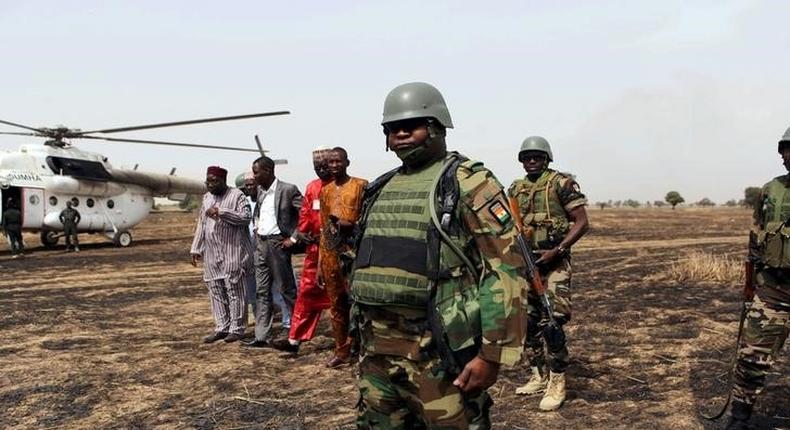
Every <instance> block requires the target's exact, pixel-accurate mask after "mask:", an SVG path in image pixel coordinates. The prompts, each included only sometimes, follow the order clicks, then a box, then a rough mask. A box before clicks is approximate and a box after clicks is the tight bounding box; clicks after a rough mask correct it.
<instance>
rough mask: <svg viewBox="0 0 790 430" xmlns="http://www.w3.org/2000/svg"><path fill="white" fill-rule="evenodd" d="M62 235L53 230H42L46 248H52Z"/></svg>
mask: <svg viewBox="0 0 790 430" xmlns="http://www.w3.org/2000/svg"><path fill="white" fill-rule="evenodd" d="M58 239H60V235H59V234H58V233H56V232H54V231H52V230H44V231H42V232H41V244H42V245H44V248H47V249H52V248H54V247H55V245H57V244H58Z"/></svg>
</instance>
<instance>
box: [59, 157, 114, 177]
mask: <svg viewBox="0 0 790 430" xmlns="http://www.w3.org/2000/svg"><path fill="white" fill-rule="evenodd" d="M47 164H48V165H49V168H50V169H51V170H52V171H53V172H55V173H56V174H58V175H67V176H73V177H75V178H78V179H90V180H93V181H108V180H110V173H109V172H107V170H106V169H105V168H104V165H102V164H101V163H99V162H98V161H90V160H80V159H77V158H65V157H55V156H49V157H47Z"/></svg>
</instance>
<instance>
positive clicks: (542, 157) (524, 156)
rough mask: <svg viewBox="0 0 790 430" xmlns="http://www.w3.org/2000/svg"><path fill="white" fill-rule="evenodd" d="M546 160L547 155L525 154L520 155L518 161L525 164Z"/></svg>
mask: <svg viewBox="0 0 790 430" xmlns="http://www.w3.org/2000/svg"><path fill="white" fill-rule="evenodd" d="M546 158H547V157H546V154H542V153H532V154H530V153H523V154H518V161H521V162H522V163H523V162H525V161H532V160H535V161H545V160H546Z"/></svg>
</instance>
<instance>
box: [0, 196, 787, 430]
mask: <svg viewBox="0 0 790 430" xmlns="http://www.w3.org/2000/svg"><path fill="white" fill-rule="evenodd" d="M590 214H591V220H592V224H593V229H592V230H591V232H590V234H589V235H588V236H587V237H585V239H583V241H582V242H581V243H580V244H579V245H578V246H577V247H576V249H575V252H574V262H575V274H574V276H575V278H574V295H575V296H574V316H573V321H572V322H571V323H570V325H569V327H568V334H569V337H570V339H571V343H570V348H571V353H572V356H573V364H572V367H571V368H570V370H569V373H568V390H569V396H568V397H569V398H568V401H567V403H566V404H565V406H564V407H563V408H562V409H560V410H559V411H558V412H552V413H540V412H538V411H537V405H538V402H539V397H529V398H524V397H521V396H516V395H515V394H514V393H513V391H514V389H515V387H516V386H518V385H520V384H522V383H524V382H525V381H526V378H527V369H525V368H524V366H517V367H515V368H512V369H506V370H504V371H503V372H502V373H501V374H500V379H499V381H498V382H497V384H496V385H495V386H494V387H493V388H492V389H491V393H492V395H493V397H494V400H495V402H496V405H495V406H494V409H493V420H494V422H495V423H496V428H501V429H510V428H513V429H526V428H530V429H609V428H623V429H626V428H628V429H631V428H637V429H643V428H654V429H713V428H720V427H721V425H722V424H723V420H722V421H721V422H719V423H716V424H715V425H710V424H707V423H705V422H703V421H702V420H700V419H699V418H698V416H697V409H698V407H700V406H704V405H717V404H719V403H720V402H721V401H723V397H722V396H723V394H724V393H725V392H726V390H727V385H726V383H725V382H724V380H725V379H726V375H725V376H722V374H724V373H725V372H726V371H727V363H728V362H729V360H730V359H731V356H732V349H733V343H734V340H735V335H736V330H737V319H738V313H739V307H740V303H739V294H740V291H739V288H740V287H739V285H738V282H737V280H733V281H732V282H730V283H726V284H714V283H688V284H683V285H678V284H676V283H674V282H673V281H671V280H669V279H668V278H667V277H666V276H665V271H666V269H667V267H668V266H669V265H670V264H671V263H672V262H674V261H677V260H678V259H680V258H684V256H685V255H686V254H687V252H689V251H693V250H699V251H705V252H712V253H716V254H724V255H728V256H731V257H732V258H736V259H742V257H743V256H744V250H745V242H746V231H747V228H748V223H749V213H748V211H745V210H741V209H713V210H711V209H708V210H696V209H682V210H680V209H679V210H676V211H671V210H669V209H641V210H626V209H617V210H613V209H607V210H604V211H599V210H598V209H593V208H591V209H590ZM193 226H194V216H193V215H190V214H184V213H177V212H173V213H166V212H165V213H159V214H155V215H153V216H151V217H150V218H149V219H148V220H147V221H146V223H144V224H143V225H141V226H139V227H138V228H137V229H136V230H135V231H134V235H135V240H136V242H135V244H134V245H133V246H132V247H130V248H126V249H120V248H114V247H112V246H111V245H110V244H108V243H106V242H105V241H104V240H103V239H102V238H101V237H97V236H87V235H85V236H83V242H84V243H85V245H84V246H82V249H83V252H81V253H79V254H66V253H64V252H63V250H62V249H56V250H53V251H49V250H44V249H41V248H34V249H32V250H31V252H29V254H28V256H27V257H26V258H24V259H16V260H13V259H11V258H10V255H9V254H8V253H7V252H5V251H3V252H1V253H0V339H2V343H0V369H2V371H0V428H4V429H31V428H51V429H61V428H91V429H93V428H106V429H149V428H161V429H255V428H272V429H302V428H309V429H312V428H316V429H323V428H353V418H354V410H353V406H354V404H355V402H356V400H357V394H356V390H355V388H354V382H353V369H352V368H350V367H349V368H345V369H342V370H328V369H325V368H324V367H323V363H324V361H325V360H326V359H328V358H329V355H330V353H331V339H330V337H329V326H328V321H326V320H324V321H322V325H321V327H320V329H319V336H318V337H317V338H316V339H315V340H314V341H313V342H311V343H309V344H307V345H305V347H304V348H303V350H302V351H301V352H300V355H299V356H298V357H297V358H290V357H288V356H287V355H284V354H282V353H279V352H277V351H274V350H260V351H247V350H241V349H240V348H239V347H238V345H236V344H231V345H227V344H224V343H222V342H219V343H217V344H214V345H203V344H201V343H200V341H199V340H200V338H201V337H202V336H204V335H206V334H208V333H209V332H210V331H211V329H212V322H211V315H210V313H209V311H208V301H207V296H206V291H205V287H204V286H203V284H202V282H201V278H200V274H201V272H200V269H195V268H192V267H191V266H190V265H189V263H188V250H189V245H190V242H191V234H192V230H193ZM26 239H27V242H28V243H30V244H36V243H38V241H37V239H36V238H35V237H34V236H30V237H26ZM786 352H787V348H785V351H784V354H783V355H780V358H779V360H778V362H777V363H776V366H775V367H774V368H773V374H772V375H771V376H770V378H769V381H768V387H767V389H766V390H765V392H764V393H763V395H762V396H761V398H760V401H759V403H758V408H757V412H756V414H757V417H756V420H755V422H756V424H757V425H758V426H759V428H775V427H776V428H790V401H788V398H790V372H788V368H789V367H790V366H789V363H788V360H787V357H786Z"/></svg>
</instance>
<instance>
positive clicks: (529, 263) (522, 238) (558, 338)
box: [508, 197, 565, 348]
mask: <svg viewBox="0 0 790 430" xmlns="http://www.w3.org/2000/svg"><path fill="white" fill-rule="evenodd" d="M508 202H509V204H510V213H511V215H512V216H513V217H514V218H515V220H514V221H515V222H514V224H515V225H516V230H517V234H516V242H517V243H518V248H519V251H520V252H521V257H522V259H523V260H524V265H525V266H526V271H525V272H526V273H525V275H526V277H527V280H528V281H529V283H530V285H531V286H532V289H533V290H534V291H535V293H537V295H538V297H540V302H541V304H542V305H543V308H544V309H545V311H546V316H547V317H548V320H549V324H548V325H547V326H546V327H544V329H543V335H544V338H545V339H546V343H547V344H548V346H549V348H552V346H554V345H557V346H558V347H559V346H561V345H563V344H564V343H565V332H564V331H563V330H562V326H560V325H559V324H557V321H556V320H555V319H554V306H553V305H552V304H551V300H549V297H548V296H547V295H546V286H545V285H544V284H543V279H542V278H541V276H540V271H539V270H538V266H537V265H536V264H535V253H534V252H532V249H531V248H530V246H529V242H528V241H527V236H526V234H525V232H524V226H523V225H521V215H520V214H521V209H520V208H519V206H518V200H516V199H515V198H514V197H510V198H509V199H508Z"/></svg>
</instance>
